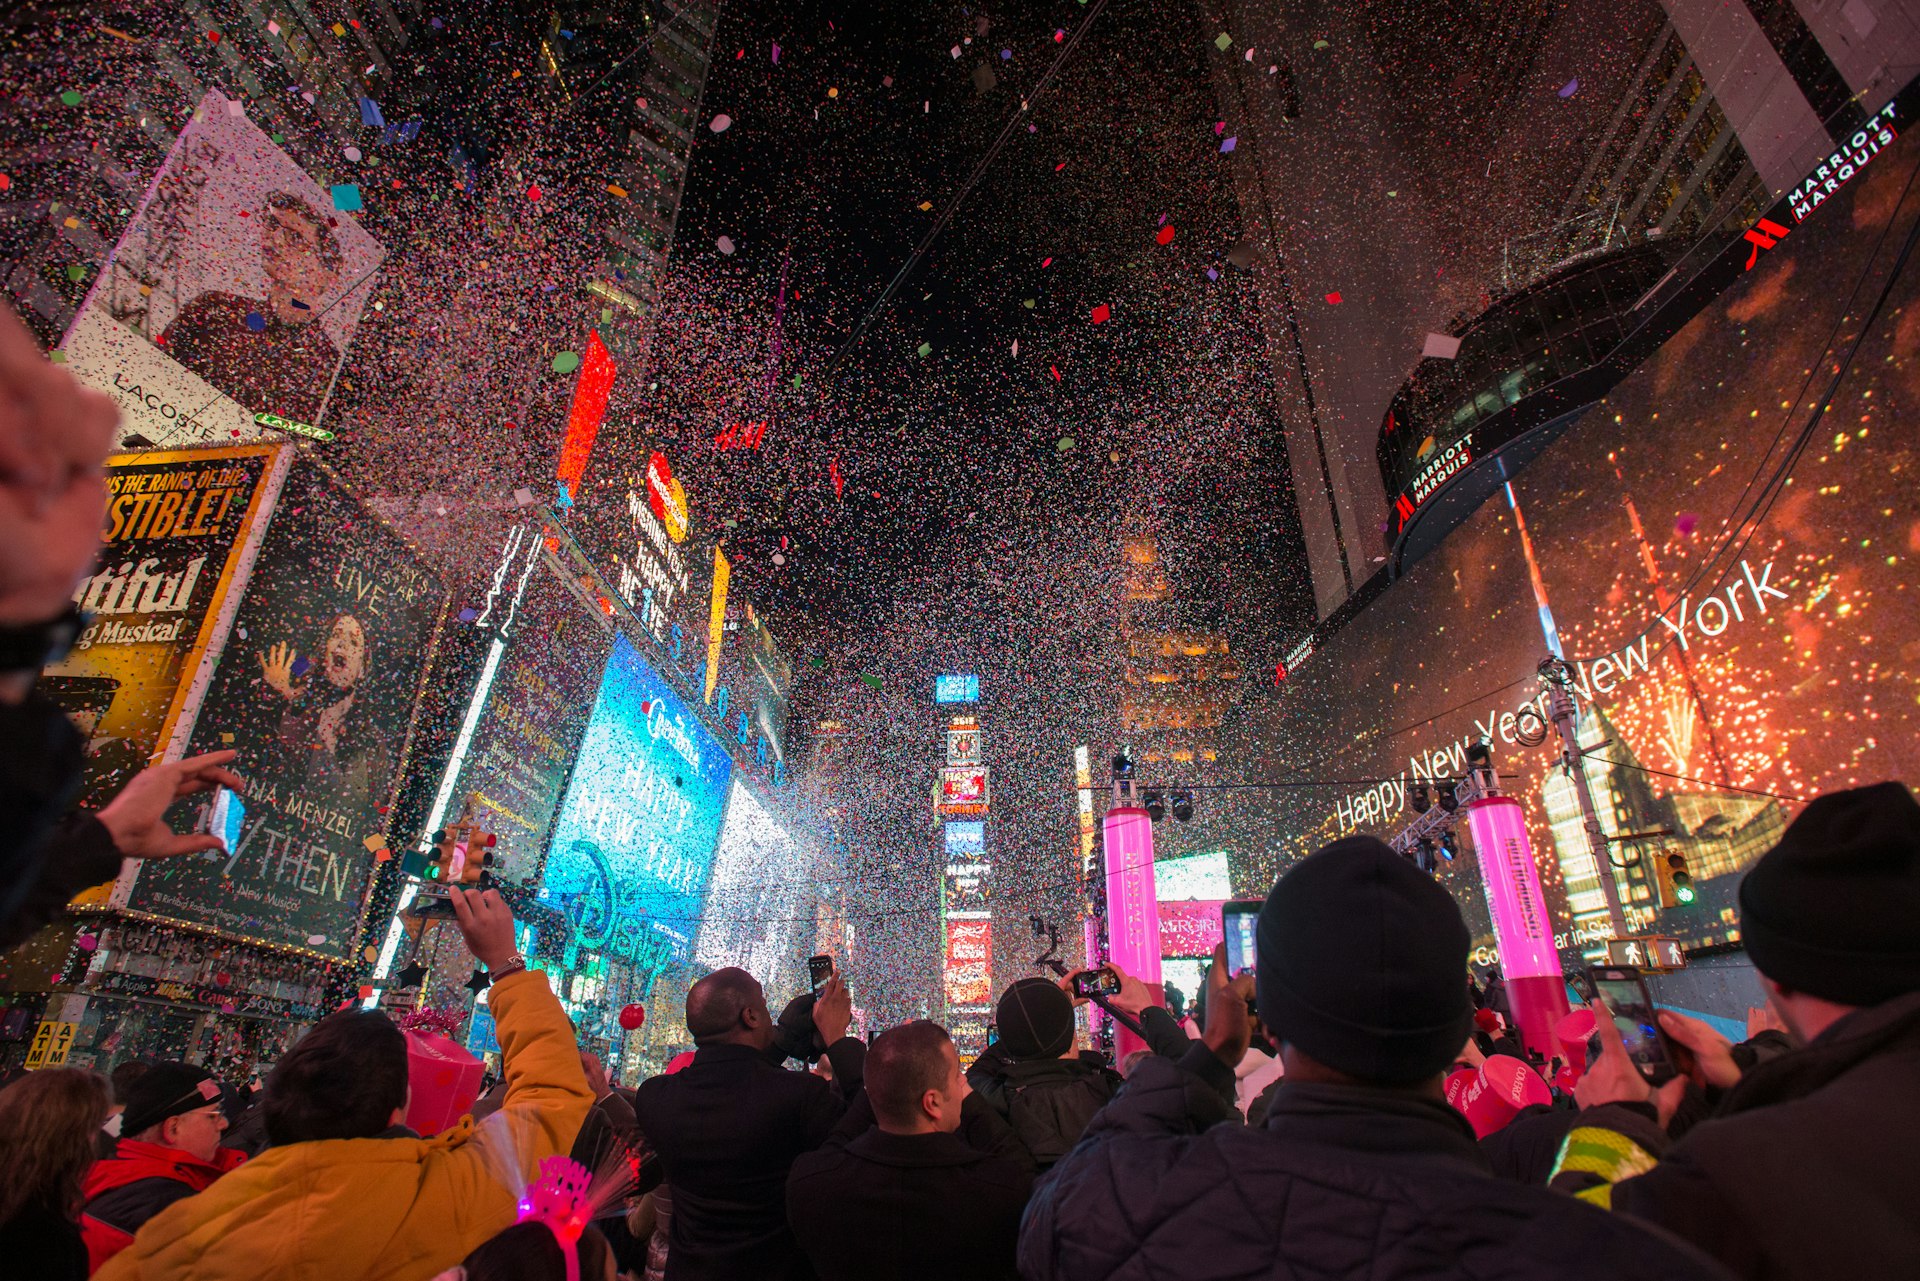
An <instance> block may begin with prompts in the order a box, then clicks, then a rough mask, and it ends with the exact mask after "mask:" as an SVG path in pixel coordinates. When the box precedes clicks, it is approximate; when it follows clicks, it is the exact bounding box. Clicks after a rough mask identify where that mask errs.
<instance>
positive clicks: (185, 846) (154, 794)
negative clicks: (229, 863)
mask: <svg viewBox="0 0 1920 1281" xmlns="http://www.w3.org/2000/svg"><path fill="white" fill-rule="evenodd" d="M238 756H239V753H238V752H233V751H224V752H207V753H206V754H204V755H202V756H189V757H187V758H186V759H185V760H178V761H168V762H166V763H165V764H162V765H149V766H148V767H147V768H146V769H143V770H141V771H140V772H139V773H138V774H135V775H134V776H133V777H132V778H131V779H129V780H128V782H127V785H126V786H125V787H123V788H121V789H120V792H119V794H118V795H116V796H115V797H114V798H113V799H112V800H111V801H108V802H107V805H106V808H105V809H103V810H101V811H100V813H99V814H97V815H96V816H95V817H97V818H98V819H99V820H100V823H101V825H102V826H103V827H105V828H106V829H107V832H108V833H109V834H110V835H111V836H112V837H113V845H114V848H115V849H117V850H119V851H120V853H121V854H122V855H124V856H125V857H127V858H170V857H173V856H174V855H178V854H199V853H203V852H206V851H209V850H224V851H225V852H227V853H232V851H231V850H226V848H225V846H224V845H223V844H222V842H221V840H220V838H219V837H217V836H214V835H212V834H211V833H206V832H201V833H195V834H192V835H187V836H182V835H179V834H177V833H176V832H175V831H174V830H173V829H172V828H170V827H168V826H167V822H166V814H167V809H168V807H169V806H171V805H172V804H173V803H174V802H175V801H177V800H180V799H181V798H182V797H187V796H193V795H195V794H196V793H199V792H210V791H212V790H213V789H214V788H215V787H230V788H232V789H233V790H234V791H236V792H237V791H239V790H240V789H241V783H240V776H239V775H237V774H235V773H234V772H233V771H232V770H230V769H227V768H226V767H227V766H228V765H231V764H233V762H234V760H235V759H236V758H237V757H238Z"/></svg>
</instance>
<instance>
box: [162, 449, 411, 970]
mask: <svg viewBox="0 0 1920 1281" xmlns="http://www.w3.org/2000/svg"><path fill="white" fill-rule="evenodd" d="M445 606H446V589H445V588H444V587H443V586H442V585H441V583H440V581H439V579H437V578H436V577H434V575H433V574H431V573H430V572H429V571H428V570H427V568H426V566H425V565H424V564H423V563H422V562H421V561H420V559H419V557H418V555H417V554H416V553H415V552H414V550H413V548H412V547H411V546H410V545H409V544H408V543H407V541H406V540H405V539H404V538H402V537H401V536H400V535H399V534H397V533H395V532H394V531H393V530H391V529H389V528H387V526H386V525H384V524H382V523H381V522H380V521H379V520H377V519H375V518H374V517H373V516H372V515H371V514H370V513H369V512H368V511H367V509H366V508H365V507H363V506H361V504H360V502H359V501H358V500H357V499H355V498H354V497H353V496H352V495H351V494H350V493H349V492H348V491H347V490H346V489H345V488H344V487H343V486H342V485H341V484H340V483H339V482H338V481H336V480H335V479H334V478H333V476H332V474H331V473H330V472H328V471H327V470H326V469H325V468H324V467H322V466H320V465H319V464H318V463H316V462H314V461H313V460H312V459H310V458H307V457H305V456H296V457H295V458H294V461H293V463H292V466H291V467H290V468H289V470H288V472H287V477H286V481H285V483H284V484H283V485H282V486H281V489H280V493H279V497H278V500H277V502H276V504H275V507H274V509H273V512H272V516H271V519H270V521H269V523H268V525H267V530H266V534H265V536H264V537H263V538H262V540H261V543H260V546H259V554H258V556H257V557H256V558H255V560H254V562H253V567H252V571H251V573H250V575H249V576H248V578H247V580H246V585H245V588H244V591H243V592H242V594H241V597H240V601H239V606H238V609H237V610H236V612H235V613H234V614H233V615H232V619H231V623H230V624H229V625H228V628H227V631H226V633H225V635H224V638H223V641H222V643H223V644H224V649H223V650H222V651H221V652H220V653H219V654H218V656H217V663H216V665H215V666H214V668H213V672H212V676H211V678H210V679H209V680H208V682H207V685H206V690H205V693H204V695H203V696H201V697H200V698H199V699H198V702H197V712H196V713H195V715H194V719H193V721H192V727H191V731H190V732H189V733H188V739H187V743H186V746H185V752H184V753H183V754H185V755H197V754H199V753H201V752H217V751H220V750H221V749H223V748H228V747H231V748H237V749H238V750H239V751H240V754H241V755H240V760H239V761H238V763H237V765H236V768H237V769H238V770H239V772H240V774H241V775H242V776H243V777H244V778H245V779H246V783H247V787H246V818H245V822H244V825H243V826H242V828H241V835H240V841H239V843H238V844H237V845H235V846H234V848H233V850H232V851H231V853H230V854H227V855H220V854H217V853H216V854H208V855H205V856H202V857H198V858H170V859H149V860H147V861H146V862H144V863H142V864H141V865H140V869H139V872H138V874H137V878H136V879H135V880H134V882H133V886H132V890H131V893H130V896H129V898H128V900H127V904H126V906H127V907H128V908H129V909H130V910H132V911H135V912H144V913H148V914H150V915H153V916H158V917H166V918H170V919H174V920H180V921H186V922H189V923H192V924H196V925H204V926H208V927H210V928H213V929H217V930H221V931H224V932H226V933H228V934H233V935H237V936H239V937H241V938H247V939H256V940H259V941H261V942H265V943H272V944H279V945H285V946H292V947H301V948H307V949H310V950H312V951H314V952H317V953H320V954H322V955H324V956H327V957H331V958H333V959H335V960H344V959H346V957H347V956H348V955H349V954H350V951H351V949H352V948H353V946H354V944H355V941H356V938H357V936H358V933H359V929H360V916H361V909H362V907H363V906H364V903H365V896H366V887H367V880H368V876H369V874H370V873H371V872H372V870H373V866H374V854H373V853H372V852H371V851H372V849H373V848H377V847H378V844H379V843H378V842H375V845H374V846H369V844H368V841H369V838H372V837H382V838H384V837H385V836H386V834H387V825H388V821H389V820H388V814H389V813H390V810H391V806H392V802H393V799H394V793H395V792H396V790H397V788H398V782H399V776H400V770H401V766H402V764H403V762H404V761H405V759H406V753H407V748H408V745H409V743H410V742H411V740H412V737H413V730H414V724H415V711H416V709H417V707H418V705H419V693H420V687H421V685H422V683H423V682H424V680H425V676H426V666H427V655H428V653H429V652H430V651H431V649H432V640H433V636H434V632H435V630H436V629H437V628H438V627H439V625H440V622H441V617H442V614H443V612H444V610H445ZM193 706H194V703H193V700H192V699H191V698H190V699H189V707H190V708H192V707H193ZM186 720H187V717H186V714H185V713H183V714H182V717H181V721H182V724H183V725H184V724H185V723H186ZM175 732H176V736H177V735H178V734H179V733H180V732H181V731H179V730H176V731H175ZM198 809H199V806H197V805H196V804H195V802H194V801H193V800H191V799H190V800H188V801H185V802H182V803H181V804H180V805H177V806H175V808H174V811H173V814H172V815H171V816H170V817H171V820H172V822H173V824H174V827H175V829H176V830H178V831H186V830H188V828H189V826H190V825H191V823H192V822H193V821H194V819H195V818H196V817H197V811H198Z"/></svg>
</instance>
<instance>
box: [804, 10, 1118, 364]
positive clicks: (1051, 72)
mask: <svg viewBox="0 0 1920 1281" xmlns="http://www.w3.org/2000/svg"><path fill="white" fill-rule="evenodd" d="M1106 7H1107V0H1094V2H1093V5H1092V7H1090V8H1089V9H1088V10H1087V14H1086V16H1085V17H1084V18H1082V19H1081V20H1080V25H1079V26H1077V27H1075V28H1074V31H1073V34H1072V35H1071V36H1069V37H1068V38H1067V39H1066V41H1065V42H1064V43H1063V44H1062V46H1061V49H1060V52H1059V53H1057V54H1055V55H1054V58H1053V61H1052V62H1051V63H1049V64H1048V66H1047V69H1046V71H1045V72H1044V73H1043V74H1042V75H1041V77H1040V79H1039V80H1038V81H1037V82H1036V83H1035V84H1034V87H1033V88H1032V89H1031V90H1029V91H1028V92H1027V94H1026V96H1025V97H1024V98H1023V99H1022V101H1021V104H1020V106H1019V107H1018V108H1016V109H1015V110H1014V112H1013V114H1012V115H1010V116H1008V117H1007V122H1006V124H1004V125H1002V126H1001V128H1000V133H999V135H998V136H997V137H995V138H994V140H993V143H992V145H991V146H989V147H988V148H987V151H986V154H985V155H983V156H981V157H980V159H979V161H978V162H977V163H976V164H975V165H974V166H973V172H972V173H970V174H968V175H967V180H966V181H965V182H963V183H961V184H960V189H959V191H957V192H955V193H954V195H953V197H952V198H951V199H949V200H948V201H947V203H946V207H945V208H943V209H941V211H940V216H939V217H938V218H935V219H934V221H933V225H932V226H931V227H929V228H927V230H926V232H925V234H923V235H922V236H921V237H920V242H919V243H918V244H916V245H915V246H914V247H913V252H912V253H910V254H908V255H907V260H906V262H904V263H902V264H901V266H900V270H899V271H897V272H895V273H894V275H893V279H892V280H889V281H888V282H887V286H886V288H885V289H882V290H881V291H880V296H879V297H878V298H876V299H874V301H873V305H872V306H870V307H868V308H867V310H866V313H865V314H864V315H862V316H861V317H860V320H859V323H857V324H856V325H854V327H853V331H852V332H851V333H849V334H848V335H847V337H846V341H844V342H843V343H841V344H840V346H839V348H838V349H837V350H836V351H835V352H834V353H833V355H832V356H831V357H829V358H828V362H827V363H828V364H829V365H837V364H838V363H839V362H840V361H841V360H842V359H843V358H845V357H846V355H847V354H848V353H849V352H851V351H852V350H853V349H854V348H855V347H856V346H858V345H859V342H860V340H861V339H862V338H863V337H865V336H866V333H867V330H868V328H869V327H871V326H872V324H873V322H874V320H875V318H877V317H878V316H879V314H880V312H881V311H882V310H883V309H884V308H885V307H886V305H887V303H888V302H890V301H892V299H893V295H894V294H895V293H897V292H898V291H899V289H900V286H901V285H903V284H905V283H906V280H907V277H908V276H909V275H911V274H912V273H913V269H914V268H915V267H916V266H918V265H919V263H920V260H921V259H922V258H924V257H925V256H926V252H927V250H928V249H929V248H931V247H932V245H933V242H934V241H935V240H936V239H937V238H938V237H939V235H940V233H941V232H942V231H943V230H945V229H946V226H947V224H948V223H949V222H950V221H952V219H953V215H954V214H955V213H957V212H959V209H960V206H961V205H963V204H965V203H966V200H967V197H968V196H970V195H971V194H973V189H974V188H975V187H976V186H978V185H979V183H980V179H981V178H982V177H984V176H985V174H986V172H987V170H988V169H989V168H990V167H991V166H992V164H993V162H994V160H995V159H996V158H997V157H998V156H999V155H1000V151H1001V149H1002V148H1004V147H1005V146H1006V145H1007V140H1008V139H1009V138H1011V137H1012V136H1013V133H1014V127H1015V126H1016V125H1018V124H1019V123H1020V122H1021V120H1023V119H1024V118H1026V117H1027V116H1028V115H1030V114H1031V112H1032V109H1033V106H1034V104H1035V103H1037V102H1039V101H1040V98H1041V97H1042V95H1044V94H1045V93H1046V91H1047V88H1048V86H1050V85H1051V84H1052V83H1053V78H1054V76H1055V75H1056V74H1057V73H1058V72H1059V70H1060V68H1061V67H1063V66H1065V65H1066V62H1067V59H1069V58H1071V57H1072V56H1073V53H1074V50H1076V49H1078V48H1079V47H1080V42H1081V40H1082V39H1084V38H1085V37H1086V34H1087V31H1088V29H1089V28H1091V27H1092V26H1093V22H1094V19H1096V18H1098V17H1099V16H1100V11H1101V10H1103V9H1105V8H1106Z"/></svg>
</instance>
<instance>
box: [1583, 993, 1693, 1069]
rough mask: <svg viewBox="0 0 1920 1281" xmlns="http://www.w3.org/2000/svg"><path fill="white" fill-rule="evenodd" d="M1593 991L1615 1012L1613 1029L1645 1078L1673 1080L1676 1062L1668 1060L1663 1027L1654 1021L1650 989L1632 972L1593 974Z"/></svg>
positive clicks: (1628, 1055)
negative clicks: (1662, 1036)
mask: <svg viewBox="0 0 1920 1281" xmlns="http://www.w3.org/2000/svg"><path fill="white" fill-rule="evenodd" d="M1592 978H1593V988H1594V991H1595V992H1596V993H1597V994H1598V995H1599V997H1600V999H1601V1000H1602V1001H1604V1002H1606V1005H1607V1008H1608V1009H1609V1010H1611V1011H1613V1025H1614V1026H1615V1027H1616V1028H1618V1029H1620V1039H1621V1040H1622V1041H1623V1042H1625V1043H1626V1047H1627V1057H1628V1058H1630V1059H1632V1060H1633V1064H1634V1066H1635V1067H1637V1068H1639V1069H1640V1072H1641V1075H1643V1076H1646V1077H1649V1078H1652V1077H1669V1076H1672V1075H1673V1073H1674V1064H1673V1061H1672V1060H1671V1059H1670V1058H1668V1057H1667V1047H1666V1043H1665V1042H1664V1041H1662V1040H1661V1039H1660V1025H1659V1024H1658V1023H1657V1022H1656V1021H1655V1019H1654V1012H1653V998H1652V997H1651V996H1649V995H1648V994H1647V985H1646V983H1645V982H1643V981H1642V980H1641V978H1640V975H1639V974H1638V973H1637V972H1635V971H1632V970H1600V969H1596V970H1594V971H1593V975H1592Z"/></svg>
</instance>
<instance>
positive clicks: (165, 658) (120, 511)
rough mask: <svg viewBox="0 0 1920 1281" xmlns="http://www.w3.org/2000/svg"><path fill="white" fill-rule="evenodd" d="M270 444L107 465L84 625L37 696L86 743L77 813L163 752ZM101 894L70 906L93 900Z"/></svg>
mask: <svg viewBox="0 0 1920 1281" xmlns="http://www.w3.org/2000/svg"><path fill="white" fill-rule="evenodd" d="M278 452H279V450H278V448H277V447H276V446H272V445H249V446H241V447H239V448H236V449H203V450H193V451H183V452H179V453H138V454H118V455H115V456H114V457H112V458H109V459H108V460H107V476H106V488H107V523H106V528H105V530H103V531H102V535H101V541H102V543H103V546H102V548H101V553H100V567H99V571H98V572H97V573H95V574H93V575H91V576H90V577H88V578H86V579H84V580H83V581H82V582H81V584H80V586H79V587H78V588H76V589H75V591H74V603H75V604H76V605H78V606H79V607H80V608H81V609H82V610H84V611H85V612H86V614H87V626H86V628H85V629H84V630H83V631H82V632H81V633H80V638H79V640H78V641H77V642H76V643H75V644H74V647H73V650H72V652H71V653H69V654H68V655H67V656H66V657H65V658H63V659H61V660H60V661H59V662H57V663H49V664H48V665H47V667H46V669H45V670H44V672H43V673H42V674H41V677H40V682H39V689H40V691H41V692H42V693H44V694H46V695H47V696H49V697H50V698H52V699H53V700H54V701H55V702H56V703H58V704H59V705H60V709H61V710H62V711H64V712H65V713H66V714H67V716H68V717H69V718H71V719H72V721H73V723H74V724H75V726H76V727H78V728H79V729H80V731H81V732H82V734H84V735H85V736H86V740H87V743H86V758H85V765H84V766H83V773H82V775H81V792H80V796H79V804H80V805H81V806H82V807H83V808H85V809H90V810H98V809H100V808H101V807H102V806H104V805H105V804H106V803H107V802H108V801H110V800H112V799H113V796H114V794H115V793H116V792H118V791H119V790H120V789H121V788H122V787H123V786H125V785H126V783H127V781H128V780H129V779H131V778H132V777H133V776H134V775H135V774H137V773H139V772H140V771H141V770H143V769H145V768H146V766H147V761H148V760H149V759H150V758H151V757H152V756H154V755H155V754H156V753H157V752H158V751H159V750H160V749H161V748H162V747H164V746H165V745H166V741H167V736H168V733H169V731H170V730H171V728H172V725H173V721H174V719H175V717H177V716H178V715H179V714H180V712H181V710H182V708H183V707H184V706H185V704H186V702H187V699H188V696H189V692H190V689H191V686H192V679H193V676H194V673H195V672H196V671H197V670H198V669H199V667H200V659H201V656H202V655H203V654H204V653H205V651H206V648H207V645H208V644H209V642H210V641H211V640H212V633H213V630H214V620H215V619H216V618H218V616H219V613H220V607H221V604H222V603H223V601H224V600H225V599H226V596H227V592H228V589H229V586H230V584H231V581H232V575H233V570H234V566H235V564H236V563H237V562H238V561H239V559H240V555H241V549H242V547H243V546H244V545H245V540H246V534H247V531H248V529H249V528H250V527H251V525H252V523H253V521H254V518H255V510H256V508H257V506H258V504H259V502H260V494H261V491H262V489H263V486H262V484H261V481H262V479H263V477H265V475H266V472H267V467H268V463H269V460H270V459H271V458H272V456H273V455H274V454H276V453H278ZM105 898H106V893H105V889H104V888H102V889H100V890H98V891H89V892H88V893H86V894H84V895H82V896H81V898H80V900H78V901H80V902H89V903H90V902H99V901H102V900H104V899H105Z"/></svg>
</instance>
